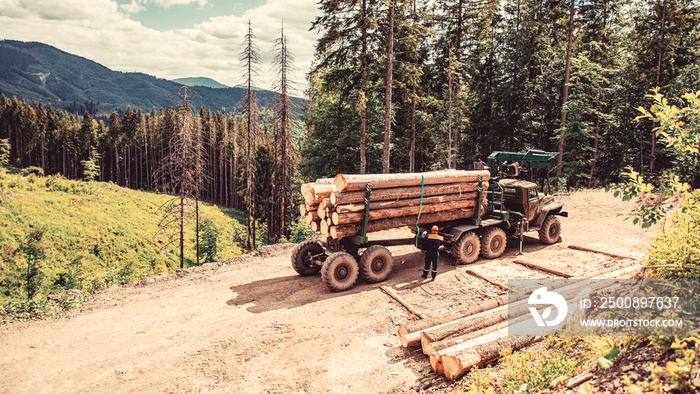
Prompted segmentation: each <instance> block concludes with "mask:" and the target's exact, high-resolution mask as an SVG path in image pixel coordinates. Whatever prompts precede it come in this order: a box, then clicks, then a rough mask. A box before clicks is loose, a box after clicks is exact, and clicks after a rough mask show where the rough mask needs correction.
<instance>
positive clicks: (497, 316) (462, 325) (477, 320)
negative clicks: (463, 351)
mask: <svg viewBox="0 0 700 394" xmlns="http://www.w3.org/2000/svg"><path fill="white" fill-rule="evenodd" d="M498 309H499V310H498V311H497V312H494V313H491V314H489V315H487V316H469V317H467V318H464V319H459V320H457V321H454V322H451V324H447V325H445V326H443V327H439V328H435V329H430V330H426V331H423V332H422V333H421V346H422V348H423V353H424V354H430V353H433V350H432V349H431V348H430V347H429V345H430V344H431V343H433V342H438V341H442V340H443V339H447V338H450V337H455V336H462V335H465V334H467V333H470V332H474V331H479V330H482V329H484V328H486V327H490V326H495V325H497V324H499V323H502V322H504V321H506V320H508V309H507V308H498ZM462 342H464V341H462Z"/></svg>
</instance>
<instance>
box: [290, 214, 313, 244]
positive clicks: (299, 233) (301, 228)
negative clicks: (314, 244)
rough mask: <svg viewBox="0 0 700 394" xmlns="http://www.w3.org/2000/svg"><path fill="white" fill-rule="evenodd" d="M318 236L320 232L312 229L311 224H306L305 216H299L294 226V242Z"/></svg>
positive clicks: (292, 239)
mask: <svg viewBox="0 0 700 394" xmlns="http://www.w3.org/2000/svg"><path fill="white" fill-rule="evenodd" d="M316 236H318V233H317V232H315V231H313V230H312V229H311V226H309V225H308V224H306V220H305V219H304V217H299V218H298V219H297V221H296V223H294V227H292V238H291V239H290V241H291V242H292V243H299V242H303V241H306V240H307V239H309V238H313V237H316Z"/></svg>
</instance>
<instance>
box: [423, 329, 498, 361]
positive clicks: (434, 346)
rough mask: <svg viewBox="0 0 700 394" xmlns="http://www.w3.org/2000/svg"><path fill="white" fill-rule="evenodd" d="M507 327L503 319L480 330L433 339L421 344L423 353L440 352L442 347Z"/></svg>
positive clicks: (445, 347) (448, 346)
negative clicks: (437, 339) (433, 340)
mask: <svg viewBox="0 0 700 394" xmlns="http://www.w3.org/2000/svg"><path fill="white" fill-rule="evenodd" d="M506 327H508V322H507V321H503V322H500V323H496V324H495V325H492V326H487V327H484V328H482V329H481V330H477V331H471V332H468V333H466V334H463V335H458V336H450V337H447V338H445V339H442V340H439V341H435V342H430V343H428V344H426V345H425V346H423V354H427V355H428V356H429V355H431V354H433V353H437V352H440V351H441V350H443V349H447V348H450V347H453V346H456V345H459V344H460V343H464V342H466V341H471V340H472V339H474V338H478V337H480V336H484V335H486V334H490V333H492V332H495V331H498V330H501V329H503V328H506Z"/></svg>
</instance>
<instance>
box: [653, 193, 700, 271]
mask: <svg viewBox="0 0 700 394" xmlns="http://www.w3.org/2000/svg"><path fill="white" fill-rule="evenodd" d="M682 204H683V209H682V210H681V211H679V212H676V213H674V214H673V215H671V216H670V221H669V223H668V225H667V229H666V231H665V232H664V233H663V234H659V235H658V236H656V237H655V238H654V240H653V241H652V245H651V250H650V251H649V262H648V263H649V265H673V266H675V267H676V268H671V269H667V268H659V269H656V270H654V271H655V272H656V274H657V275H658V276H659V277H661V278H669V279H671V278H688V279H698V278H700V191H699V190H696V191H694V192H692V193H688V194H687V195H686V196H685V197H684V199H683V203H682Z"/></svg>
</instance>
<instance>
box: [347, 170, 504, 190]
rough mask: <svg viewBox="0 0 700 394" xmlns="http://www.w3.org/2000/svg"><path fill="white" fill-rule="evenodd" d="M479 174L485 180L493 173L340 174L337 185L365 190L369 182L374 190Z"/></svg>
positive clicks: (461, 179)
mask: <svg viewBox="0 0 700 394" xmlns="http://www.w3.org/2000/svg"><path fill="white" fill-rule="evenodd" d="M479 175H481V177H482V180H483V181H484V182H485V181H488V180H489V178H490V177H491V174H490V173H489V172H488V171H486V170H478V171H476V170H474V171H456V170H445V171H433V172H424V173H409V174H365V175H347V174H338V175H336V176H335V187H336V188H337V189H338V191H339V192H349V191H355V190H365V189H366V188H367V184H368V183H371V184H372V190H374V189H387V188H392V187H406V186H421V185H438V184H445V183H462V182H476V181H478V180H479Z"/></svg>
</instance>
